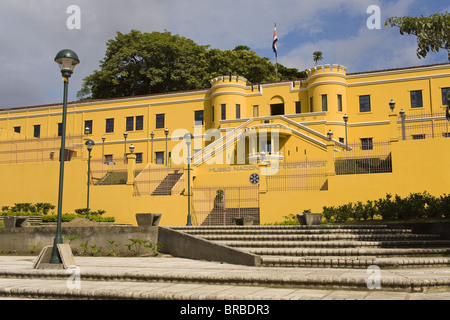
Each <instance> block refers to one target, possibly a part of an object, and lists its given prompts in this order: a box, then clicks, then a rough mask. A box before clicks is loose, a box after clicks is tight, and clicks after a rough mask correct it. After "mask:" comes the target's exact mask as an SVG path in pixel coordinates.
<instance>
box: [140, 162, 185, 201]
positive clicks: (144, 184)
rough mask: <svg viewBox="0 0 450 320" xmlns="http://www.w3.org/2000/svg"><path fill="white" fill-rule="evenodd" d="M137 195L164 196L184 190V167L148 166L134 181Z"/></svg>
mask: <svg viewBox="0 0 450 320" xmlns="http://www.w3.org/2000/svg"><path fill="white" fill-rule="evenodd" d="M134 185H135V188H134V195H135V196H144V195H149V196H164V195H174V194H181V193H183V191H184V167H163V166H161V167H160V168H158V167H148V168H145V169H144V170H142V171H140V172H139V174H138V175H137V176H136V180H135V182H134Z"/></svg>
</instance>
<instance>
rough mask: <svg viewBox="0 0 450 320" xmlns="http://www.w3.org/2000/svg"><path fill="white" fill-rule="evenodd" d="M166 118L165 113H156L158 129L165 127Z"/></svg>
mask: <svg viewBox="0 0 450 320" xmlns="http://www.w3.org/2000/svg"><path fill="white" fill-rule="evenodd" d="M164 118H165V115H164V114H163V113H162V114H157V115H156V129H163V128H164Z"/></svg>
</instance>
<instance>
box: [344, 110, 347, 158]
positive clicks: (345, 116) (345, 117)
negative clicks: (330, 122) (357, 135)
mask: <svg viewBox="0 0 450 320" xmlns="http://www.w3.org/2000/svg"><path fill="white" fill-rule="evenodd" d="M344 122H345V150H348V135H347V126H348V124H347V122H348V115H344Z"/></svg>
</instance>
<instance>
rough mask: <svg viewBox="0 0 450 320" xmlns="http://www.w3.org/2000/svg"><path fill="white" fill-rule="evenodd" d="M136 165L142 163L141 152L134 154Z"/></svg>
mask: <svg viewBox="0 0 450 320" xmlns="http://www.w3.org/2000/svg"><path fill="white" fill-rule="evenodd" d="M136 163H142V152H139V153H136Z"/></svg>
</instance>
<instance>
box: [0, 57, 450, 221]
mask: <svg viewBox="0 0 450 320" xmlns="http://www.w3.org/2000/svg"><path fill="white" fill-rule="evenodd" d="M449 74H450V64H442V65H435V66H424V67H414V68H406V69H397V70H385V71H376V72H366V73H359V74H351V73H348V72H347V69H346V68H345V67H343V66H340V65H326V66H317V67H314V68H311V69H309V70H308V78H307V79H302V80H296V81H287V82H279V83H270V84H261V85H249V84H248V83H247V81H246V79H244V78H242V77H235V76H233V77H231V79H230V77H228V76H226V77H218V78H215V79H212V81H211V88H209V89H203V90H194V91H187V92H176V93H170V94H157V95H149V96H142V97H130V98H121V99H110V100H99V101H87V102H74V103H70V104H69V107H68V118H67V135H68V136H71V137H75V138H74V139H72V140H68V144H67V147H68V149H71V150H74V151H75V152H76V157H75V158H74V159H72V161H68V162H66V177H65V188H64V207H63V212H71V211H73V210H74V209H77V208H83V207H85V206H86V192H87V185H86V171H87V161H86V160H87V151H86V148H85V146H84V142H85V141H86V140H87V139H92V140H93V141H94V142H95V143H96V145H95V146H94V148H93V150H92V169H93V171H94V172H95V173H94V176H95V178H102V176H103V175H104V173H105V171H107V170H111V169H115V170H127V169H128V168H127V165H126V163H125V161H124V159H123V157H124V153H125V152H126V153H129V150H128V147H129V146H130V145H131V144H133V145H134V146H135V151H134V152H135V153H142V156H143V158H142V163H138V164H136V167H135V168H136V170H137V171H140V170H142V169H144V168H145V167H148V166H149V162H151V159H152V156H153V162H155V152H164V153H165V152H166V136H165V133H164V129H165V128H167V129H168V130H169V136H168V141H167V144H168V148H167V151H168V152H171V151H174V153H175V151H177V152H178V151H180V147H182V146H183V144H184V142H183V141H182V140H181V138H182V137H183V135H184V133H186V132H190V133H192V134H194V141H193V142H192V144H191V154H192V153H193V151H194V149H195V150H198V149H202V148H204V147H206V146H207V145H208V144H210V143H211V141H205V136H204V135H205V133H206V131H207V130H210V129H218V130H220V134H219V139H220V136H221V137H224V136H225V135H226V134H227V132H229V131H230V130H233V129H235V128H239V127H240V126H242V128H241V129H249V130H250V129H251V130H256V131H259V132H261V131H263V130H266V129H267V130H268V132H270V130H272V129H273V130H275V131H276V132H278V133H279V136H280V140H279V146H280V148H279V150H275V151H279V152H280V154H277V155H276V156H278V157H279V159H280V161H281V162H282V163H286V162H300V161H312V160H323V159H327V156H330V155H329V154H328V155H327V149H326V146H325V145H326V143H327V140H328V139H327V137H326V134H327V132H328V131H329V130H331V131H332V132H333V134H334V136H333V138H334V139H335V140H334V141H333V142H334V143H335V145H336V146H337V147H342V146H343V145H339V144H338V143H337V141H338V140H339V138H344V137H345V124H344V121H343V116H344V115H345V114H347V115H348V117H349V122H348V140H349V142H350V143H351V142H353V141H355V142H356V143H360V139H362V138H373V139H374V141H387V140H389V138H390V137H391V131H393V132H398V130H397V128H394V129H392V128H391V127H392V126H396V124H390V122H389V116H388V115H389V113H390V109H389V102H390V101H391V99H393V100H395V102H396V108H395V110H394V112H395V113H396V114H398V112H399V111H400V110H401V109H403V110H404V111H405V112H406V113H407V114H408V115H411V114H420V113H424V114H426V113H430V112H442V110H443V106H442V94H441V90H442V88H446V87H450V85H449V76H448V75H449ZM411 90H422V99H423V107H422V108H411V103H410V92H411ZM323 95H327V101H328V110H327V111H323V110H322V96H323ZM338 95H341V96H342V111H339V110H338V104H337V102H338V100H337V97H338ZM361 95H370V100H371V110H370V112H360V109H359V96H361ZM311 98H312V99H313V101H314V108H313V110H312V111H313V112H310V111H311V110H310V107H311V106H310V99H311ZM296 102H300V103H301V112H302V113H301V114H295V113H296V110H295V106H296ZM278 103H284V115H283V116H271V104H278ZM222 104H226V107H227V108H226V111H227V112H226V120H221V105H222ZM237 104H239V105H240V110H241V113H240V119H235V118H236V105H237ZM254 106H258V112H259V116H258V117H256V118H253V110H254ZM213 107H214V121H213ZM198 110H203V112H204V124H203V125H194V114H195V111H198ZM157 114H164V115H165V123H164V127H163V128H158V129H157V128H156V115H157ZM137 116H143V128H142V129H140V130H136V129H135V128H133V130H127V129H126V126H125V125H126V118H127V117H133V118H134V120H136V117H137ZM110 118H114V132H111V133H107V132H106V119H110ZM86 120H92V121H93V128H92V134H88V135H85V134H84V125H85V121H86ZM59 122H61V106H60V105H47V106H35V107H29V108H17V109H6V110H0V174H1V178H0V179H1V184H0V195H1V196H0V205H13V204H14V203H15V202H50V203H52V204H55V205H56V203H57V190H58V172H59V162H58V161H57V157H56V158H55V159H50V153H51V152H52V151H53V150H54V151H55V152H56V153H58V150H59V145H58V141H59V137H58V136H57V133H58V132H57V130H58V123H59ZM36 124H39V125H41V139H35V138H33V126H34V125H36ZM17 126H20V127H21V133H20V134H16V133H14V132H13V131H14V127H17ZM264 126H268V127H267V128H266V127H264ZM277 126H278V127H277ZM227 130H228V131H227ZM125 131H127V133H128V137H127V140H126V144H127V148H126V149H125V139H124V136H123V133H124V132H125ZM152 132H153V133H154V138H153V139H152V138H151V133H152ZM103 136H104V137H105V142H104V143H103V141H102V137H103ZM269 136H270V134H269ZM45 139H47V140H45ZM152 142H153V143H152ZM52 143H54V145H52ZM449 143H450V139H444V138H442V137H437V138H435V139H427V140H421V141H413V140H407V141H399V142H398V143H393V144H392V146H391V149H392V157H393V172H392V173H383V174H370V175H368V174H366V175H346V176H333V175H331V176H329V177H328V188H329V189H328V191H298V192H293V191H290V192H274V191H270V192H267V193H261V194H260V199H259V200H260V206H261V222H262V223H266V222H274V221H279V220H281V219H282V217H283V216H285V215H287V214H289V213H295V212H301V211H303V210H304V209H312V210H320V209H321V208H322V207H323V206H324V205H337V204H342V203H347V202H350V201H353V202H354V201H358V200H359V201H365V200H369V199H374V198H378V197H383V196H384V195H385V193H387V192H389V193H398V194H403V195H407V194H408V193H409V192H422V191H425V190H426V191H428V192H430V193H432V194H436V195H439V194H442V193H444V192H448V190H447V189H448V181H450V176H449V170H445V167H446V165H447V166H448V159H449V158H450V145H449ZM152 144H153V155H152V154H151V146H152ZM175 147H177V149H174V148H175ZM234 148H236V144H234ZM223 151H225V150H221V149H219V153H222V154H221V156H222V162H223V163H221V164H211V165H209V164H205V163H201V164H200V165H195V166H193V167H194V168H193V171H192V172H193V177H194V178H193V186H194V187H208V186H211V187H212V186H232V185H234V186H236V185H249V175H250V174H251V173H260V174H261V170H260V168H259V167H258V168H256V167H257V166H258V164H252V163H249V160H248V159H247V156H248V154H249V153H250V151H251V150H250V148H249V147H248V146H246V149H245V153H246V155H245V157H246V160H245V163H236V162H235V163H234V164H232V165H230V164H228V163H227V161H226V155H225V154H224V152H223ZM258 151H261V150H258ZM102 154H104V155H111V154H112V155H113V156H114V157H113V160H114V162H116V165H114V166H106V165H105V164H103V161H102ZM185 157H186V154H183V159H182V160H183V161H182V162H181V163H179V162H177V163H175V161H174V160H175V155H173V157H172V159H170V160H169V164H164V165H159V167H164V166H166V165H168V166H174V165H181V166H183V165H184V164H185V162H184V159H185ZM164 158H165V157H164ZM152 166H155V168H158V165H155V164H152ZM223 168H225V169H224V170H230V171H232V172H231V173H226V172H220V171H213V172H211V171H210V170H211V169H213V170H219V169H223ZM235 168H244V169H243V170H240V171H237V170H235ZM245 168H250V169H248V170H245ZM161 179H162V178H161ZM185 181H187V180H186V177H185ZM90 207H91V208H92V209H93V210H97V209H103V210H106V211H107V215H112V216H115V217H116V219H117V221H118V222H130V223H135V219H134V214H135V213H138V212H154V213H163V214H164V218H163V220H162V224H163V225H184V224H185V222H186V215H187V197H186V196H182V195H173V196H133V185H114V186H94V185H93V186H92V187H91V205H90Z"/></svg>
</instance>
